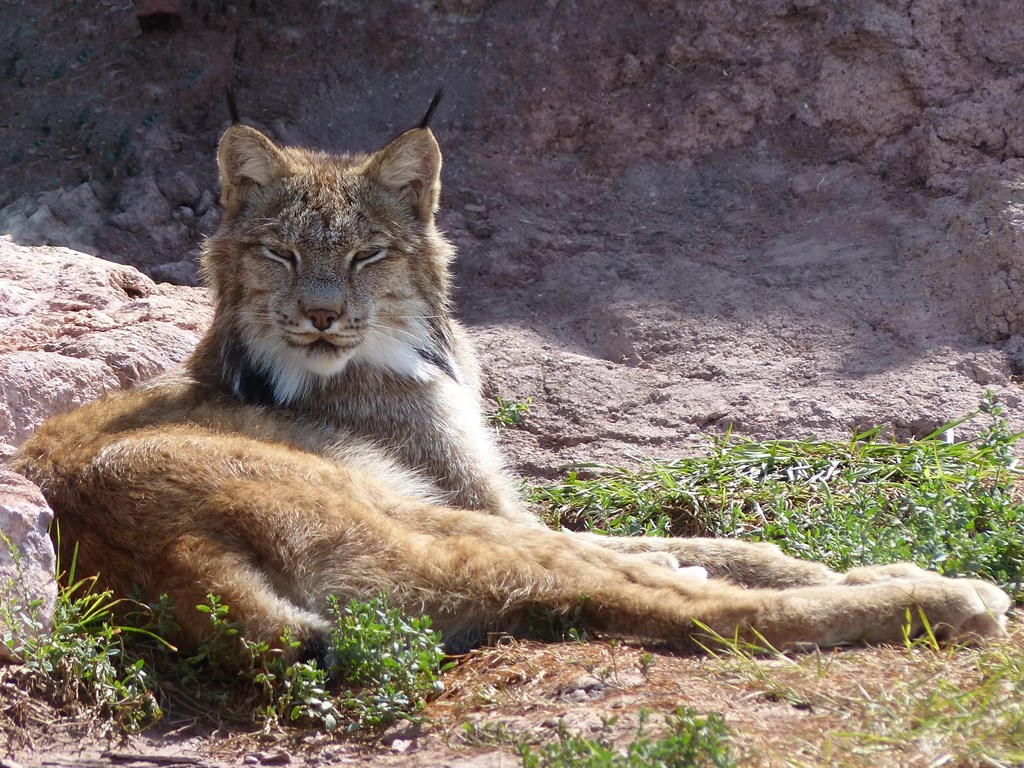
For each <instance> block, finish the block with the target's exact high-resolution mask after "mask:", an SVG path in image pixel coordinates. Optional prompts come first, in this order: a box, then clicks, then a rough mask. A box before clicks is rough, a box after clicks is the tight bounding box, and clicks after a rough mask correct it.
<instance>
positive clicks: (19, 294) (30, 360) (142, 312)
mask: <svg viewBox="0 0 1024 768" xmlns="http://www.w3.org/2000/svg"><path fill="white" fill-rule="evenodd" d="M210 317H211V312H210V308H209V306H208V304H207V300H206V292H205V291H204V290H202V289H198V288H182V287H180V286H173V285H163V284H160V285H158V284H156V283H154V282H153V281H152V280H150V279H149V278H148V277H146V276H145V275H143V274H142V273H141V272H138V271H137V270H135V269H134V268H132V267H126V266H122V265H120V264H112V263H110V262H107V261H103V260H102V259H98V258H95V257H92V256H87V255H85V254H82V253H77V252H75V251H71V250H68V249H66V248H53V247H48V246H35V247H26V246H20V245H16V244H14V243H12V242H11V241H10V240H9V239H7V238H0V459H2V457H3V456H4V454H5V453H8V452H9V451H10V446H17V445H19V444H21V443H22V442H23V441H24V440H25V438H26V437H28V435H30V434H31V433H32V431H33V430H35V428H36V427H38V426H39V424H40V423H42V421H43V420H44V419H46V418H47V417H48V416H50V415H52V414H54V413H57V412H58V411H67V410H70V409H71V408H74V407H76V406H78V405H81V404H82V403H86V402H88V401H90V400H94V399H96V398H97V397H99V396H101V395H102V394H103V393H104V392H109V391H112V390H117V389H121V388H125V387H129V386H132V385H134V384H136V383H138V382H139V381H143V380H145V379H149V378H151V377H153V376H155V375H157V374H159V373H161V372H163V371H165V370H167V369H168V368H171V367H173V366H174V365H177V364H178V363H180V362H182V361H183V360H184V359H185V358H186V357H187V356H188V355H189V353H190V352H191V351H192V349H193V348H194V347H195V345H196V342H197V341H198V340H199V337H200V336H201V334H202V331H203V329H204V328H205V327H206V325H207V323H208V322H209V320H210ZM5 443H6V444H7V448H3V444H5Z"/></svg>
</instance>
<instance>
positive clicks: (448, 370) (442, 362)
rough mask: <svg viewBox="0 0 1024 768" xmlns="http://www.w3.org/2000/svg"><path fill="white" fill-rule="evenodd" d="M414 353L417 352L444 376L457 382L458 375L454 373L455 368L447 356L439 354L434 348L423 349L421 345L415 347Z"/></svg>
mask: <svg viewBox="0 0 1024 768" xmlns="http://www.w3.org/2000/svg"><path fill="white" fill-rule="evenodd" d="M416 354H418V355H419V356H420V357H422V358H423V359H424V360H426V361H427V362H428V363H430V364H431V365H434V366H437V367H438V368H440V369H441V370H442V371H443V372H444V374H445V376H447V377H448V378H450V379H451V380H452V381H454V382H455V383H456V384H458V383H459V377H458V376H457V375H456V374H455V368H454V366H453V365H452V361H451V360H449V359H448V358H447V357H445V356H444V355H442V354H440V353H439V352H437V351H436V350H433V349H423V348H422V347H416Z"/></svg>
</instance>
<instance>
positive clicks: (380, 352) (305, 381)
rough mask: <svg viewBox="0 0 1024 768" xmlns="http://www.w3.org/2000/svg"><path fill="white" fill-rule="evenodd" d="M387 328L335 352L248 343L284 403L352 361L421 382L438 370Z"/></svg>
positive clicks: (305, 391) (406, 334)
mask: <svg viewBox="0 0 1024 768" xmlns="http://www.w3.org/2000/svg"><path fill="white" fill-rule="evenodd" d="M388 330H390V329H387V328H382V329H376V328H375V329H373V330H371V331H370V332H369V333H368V334H367V336H366V338H365V339H364V341H363V343H362V344H360V345H359V346H358V347H355V348H353V349H347V350H342V351H338V352H335V353H333V354H317V353H316V352H313V353H310V352H309V351H307V350H305V349H303V348H301V347H293V346H291V345H289V344H285V343H284V342H283V341H281V342H277V343H273V342H269V343H268V341H266V340H263V339H261V340H260V341H259V342H258V343H255V344H253V343H250V344H249V347H250V349H252V351H253V352H254V353H255V355H254V356H255V358H256V360H257V361H258V364H259V365H260V366H261V367H263V368H264V370H266V371H267V372H268V373H269V374H270V379H271V382H272V385H273V387H274V399H275V400H276V401H277V402H278V403H281V404H282V405H284V404H288V403H291V402H294V401H295V400H298V399H300V398H302V397H304V396H305V395H306V393H307V392H308V391H309V389H310V387H311V386H312V385H313V383H314V382H315V381H317V380H318V379H329V378H330V377H332V376H336V375H338V374H339V373H341V372H342V371H343V370H344V369H345V366H347V365H348V364H349V363H350V362H352V361H357V362H361V363H365V364H368V365H372V366H375V367H378V368H384V369H386V370H388V371H391V372H392V373H396V374H398V375H399V376H407V377H409V378H412V379H415V380H416V381H421V382H426V381H429V380H430V379H431V378H433V377H434V376H436V375H437V374H438V369H437V368H436V367H435V366H434V365H432V364H431V363H429V362H427V361H426V360H424V359H423V358H422V357H421V356H420V354H419V353H418V352H417V351H416V349H415V348H414V347H413V346H411V345H410V344H409V342H408V340H407V339H406V338H396V337H395V336H392V335H390V334H389V333H388ZM395 333H396V334H397V333H402V332H399V331H395ZM403 336H405V337H409V338H413V337H411V335H410V334H408V333H403Z"/></svg>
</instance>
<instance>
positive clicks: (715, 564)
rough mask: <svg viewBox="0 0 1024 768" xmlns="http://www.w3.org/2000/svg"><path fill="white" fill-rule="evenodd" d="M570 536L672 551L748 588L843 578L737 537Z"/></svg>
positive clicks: (634, 549) (633, 550)
mask: <svg viewBox="0 0 1024 768" xmlns="http://www.w3.org/2000/svg"><path fill="white" fill-rule="evenodd" d="M569 535H571V536H574V537H579V538H582V539H583V540H585V541H587V542H589V543H591V544H598V545H600V546H602V547H604V548H606V549H611V550H614V551H616V552H626V553H629V554H634V555H646V556H651V555H653V554H654V553H661V554H668V555H671V556H672V557H673V558H675V560H676V562H677V564H678V567H680V568H684V569H685V568H701V569H703V570H704V572H705V575H706V577H709V578H716V579H726V580H728V581H731V582H734V583H736V584H741V585H743V586H745V587H762V588H766V589H786V588H790V587H806V586H815V585H824V584H836V583H839V581H840V579H841V578H842V577H841V576H840V575H839V574H837V573H835V572H834V571H831V570H829V569H828V568H827V567H825V566H824V565H822V564H821V563H813V562H810V561H807V560H799V559H797V558H795V557H790V556H789V555H785V554H783V553H782V550H780V549H779V548H778V547H777V546H775V545H774V544H761V543H752V542H747V541H736V540H733V539H698V538H694V539H687V538H670V539H663V538H658V537H655V536H642V537H627V536H604V535H601V534H595V533H572V534H569Z"/></svg>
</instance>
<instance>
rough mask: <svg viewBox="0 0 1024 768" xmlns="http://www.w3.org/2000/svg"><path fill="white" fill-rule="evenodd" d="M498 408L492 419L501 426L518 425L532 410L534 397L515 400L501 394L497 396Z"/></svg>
mask: <svg viewBox="0 0 1024 768" xmlns="http://www.w3.org/2000/svg"><path fill="white" fill-rule="evenodd" d="M496 402H497V406H498V409H497V410H496V411H495V412H494V413H492V414H491V421H493V422H494V423H495V424H497V425H498V426H500V427H518V426H519V424H520V422H522V420H523V419H524V418H525V417H526V415H527V414H528V413H529V412H530V406H531V405H533V398H531V397H528V398H526V399H525V400H520V401H515V400H506V399H505V398H503V397H502V396H501V395H498V398H497V401H496Z"/></svg>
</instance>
